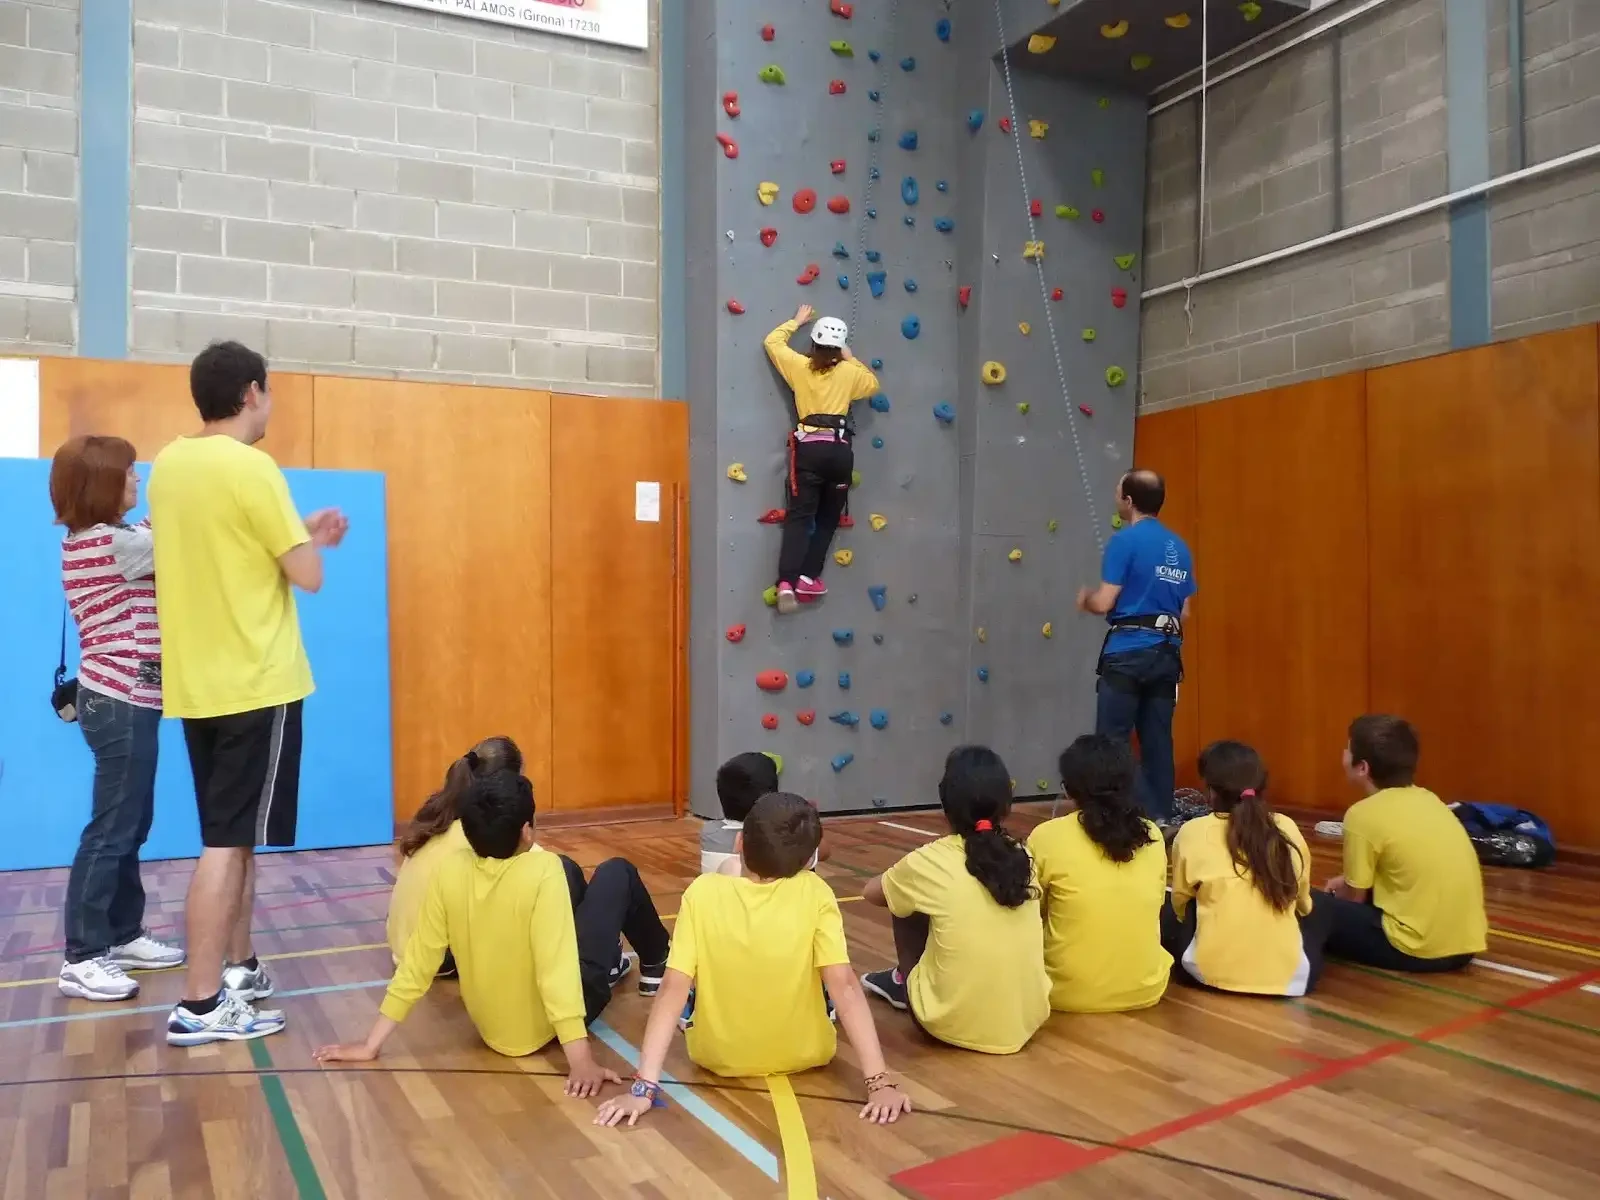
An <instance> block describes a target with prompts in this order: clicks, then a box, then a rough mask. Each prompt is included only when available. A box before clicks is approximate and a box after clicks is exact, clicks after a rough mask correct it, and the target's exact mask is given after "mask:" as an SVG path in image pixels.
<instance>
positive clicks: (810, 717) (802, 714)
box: [794, 708, 817, 725]
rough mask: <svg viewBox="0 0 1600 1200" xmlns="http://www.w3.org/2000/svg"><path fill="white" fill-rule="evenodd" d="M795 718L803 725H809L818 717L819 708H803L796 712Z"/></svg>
mask: <svg viewBox="0 0 1600 1200" xmlns="http://www.w3.org/2000/svg"><path fill="white" fill-rule="evenodd" d="M794 719H795V720H796V721H799V722H800V724H802V725H809V724H811V723H812V722H813V721H815V720H816V719H817V710H816V709H814V708H802V709H801V710H800V711H799V712H797V713H795V715H794Z"/></svg>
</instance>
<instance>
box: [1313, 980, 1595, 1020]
mask: <svg viewBox="0 0 1600 1200" xmlns="http://www.w3.org/2000/svg"><path fill="white" fill-rule="evenodd" d="M1344 967H1345V969H1346V970H1351V971H1359V972H1361V973H1362V974H1363V975H1371V976H1373V977H1374V978H1376V979H1389V980H1393V981H1394V982H1395V983H1399V984H1403V985H1404V986H1406V987H1408V988H1413V989H1415V990H1417V991H1423V992H1433V993H1434V994H1435V995H1439V996H1452V997H1454V998H1455V999H1457V1000H1465V1001H1466V1002H1467V1003H1468V1004H1478V1005H1488V1006H1489V1007H1490V1008H1499V1007H1500V1002H1499V1001H1498V1000H1491V999H1489V998H1488V997H1487V996H1475V995H1473V994H1472V993H1471V992H1463V991H1460V990H1458V989H1456V988H1448V987H1444V986H1443V985H1441V984H1437V983H1430V982H1428V981H1427V980H1425V979H1416V978H1413V977H1412V976H1410V975H1407V974H1405V973H1404V972H1401V971H1382V970H1379V969H1378V968H1377V967H1369V966H1366V965H1365V964H1364V963H1345V964H1344ZM1530 974H1531V972H1530ZM1555 979H1556V977H1555V976H1553V975H1552V976H1551V977H1550V982H1552V983H1554V982H1555ZM1589 986H1590V987H1593V986H1594V985H1593V984H1590V985H1589ZM1580 990H1581V989H1580ZM1302 1004H1303V1005H1304V1006H1305V1007H1308V1008H1312V1009H1313V1010H1314V1011H1316V1012H1322V1013H1327V1014H1328V1015H1330V1016H1335V1017H1338V1016H1341V1015H1342V1014H1339V1013H1334V1012H1333V1011H1332V1010H1330V1009H1326V1008H1322V1007H1320V1006H1316V1005H1310V1004H1307V1003H1306V1002H1305V1000H1302ZM1512 1012H1513V1013H1514V1014H1515V1015H1516V1016H1519V1017H1525V1018H1527V1019H1528V1020H1530V1021H1541V1022H1543V1023H1544V1024H1546V1025H1555V1026H1559V1027H1560V1028H1562V1029H1571V1030H1574V1031H1575V1032H1578V1033H1588V1034H1594V1035H1597V1036H1600V1025H1585V1024H1584V1023H1583V1022H1581V1021H1568V1020H1566V1019H1565V1018H1563V1017H1552V1016H1550V1015H1549V1014H1548V1013H1539V1012H1529V1011H1524V1010H1523V1009H1520V1008H1518V1009H1513V1010H1512ZM1373 1028H1377V1026H1374V1027H1373ZM1380 1032H1382V1033H1385V1034H1387V1035H1389V1036H1390V1037H1405V1036H1407V1035H1406V1034H1403V1033H1395V1032H1394V1031H1393V1030H1390V1029H1384V1030H1380Z"/></svg>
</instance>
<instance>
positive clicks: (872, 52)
mask: <svg viewBox="0 0 1600 1200" xmlns="http://www.w3.org/2000/svg"><path fill="white" fill-rule="evenodd" d="M867 57H868V58H870V59H871V60H872V61H873V62H877V61H878V60H879V59H880V58H882V57H883V55H881V54H879V53H878V52H877V51H876V50H868V51H867Z"/></svg>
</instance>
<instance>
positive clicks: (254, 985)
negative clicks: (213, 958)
mask: <svg viewBox="0 0 1600 1200" xmlns="http://www.w3.org/2000/svg"><path fill="white" fill-rule="evenodd" d="M222 990H223V991H225V992H227V993H228V995H230V996H234V997H237V998H238V999H240V1000H243V1001H244V1002H245V1003H246V1004H249V1003H251V1002H252V1001H255V1000H265V999H266V998H267V997H268V996H270V995H272V993H273V991H274V988H273V984H272V976H271V975H268V974H267V964H266V963H264V962H261V960H260V959H257V960H256V967H255V969H254V970H251V969H250V968H249V967H247V966H245V965H243V964H242V963H234V964H232V965H231V966H224V967H223V968H222Z"/></svg>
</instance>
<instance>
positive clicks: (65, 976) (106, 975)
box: [56, 958, 139, 1000]
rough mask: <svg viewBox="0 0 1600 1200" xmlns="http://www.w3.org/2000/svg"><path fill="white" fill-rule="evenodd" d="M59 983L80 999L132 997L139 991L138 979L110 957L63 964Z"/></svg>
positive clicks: (62, 990)
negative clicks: (131, 977) (132, 976)
mask: <svg viewBox="0 0 1600 1200" xmlns="http://www.w3.org/2000/svg"><path fill="white" fill-rule="evenodd" d="M56 986H57V987H59V988H60V989H61V994H62V995H63V996H71V997H73V998H74V999H76V1000H131V999H133V998H134V997H135V996H137V995H138V994H139V984H138V981H137V980H134V979H130V978H128V975H127V973H126V972H124V971H123V969H122V968H121V967H119V966H118V965H117V964H116V963H114V962H112V961H111V960H110V959H109V958H86V959H84V960H83V961H82V962H75V963H63V964H62V965H61V975H60V977H59V978H58V979H57V980H56Z"/></svg>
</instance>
